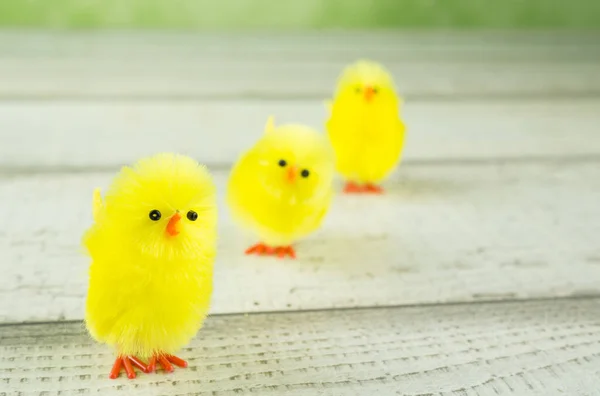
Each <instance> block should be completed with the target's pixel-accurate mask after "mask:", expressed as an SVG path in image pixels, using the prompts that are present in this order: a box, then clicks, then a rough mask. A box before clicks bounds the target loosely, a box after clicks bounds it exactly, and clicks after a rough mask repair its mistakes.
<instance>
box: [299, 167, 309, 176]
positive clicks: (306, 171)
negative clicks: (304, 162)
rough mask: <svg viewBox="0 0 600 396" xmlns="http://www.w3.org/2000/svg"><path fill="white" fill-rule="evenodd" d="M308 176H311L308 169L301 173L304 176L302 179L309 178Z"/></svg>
mask: <svg viewBox="0 0 600 396" xmlns="http://www.w3.org/2000/svg"><path fill="white" fill-rule="evenodd" d="M308 175H310V172H309V171H308V169H303V170H302V172H301V173H300V176H302V177H308Z"/></svg>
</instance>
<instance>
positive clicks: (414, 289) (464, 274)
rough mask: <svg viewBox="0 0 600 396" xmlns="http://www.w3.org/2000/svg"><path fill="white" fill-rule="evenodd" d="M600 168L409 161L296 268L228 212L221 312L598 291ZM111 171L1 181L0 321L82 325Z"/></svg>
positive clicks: (348, 204) (350, 209)
mask: <svg viewBox="0 0 600 396" xmlns="http://www.w3.org/2000/svg"><path fill="white" fill-rule="evenodd" d="M599 174H600V162H597V161H596V162H585V161H584V162H577V161H548V162H540V163H529V164H528V163H520V164H511V163H509V162H507V163H504V164H489V165H481V166H477V167H474V166H469V165H456V164H455V165H452V164H448V163H442V164H438V165H421V166H405V167H403V168H401V177H400V178H399V179H396V180H395V181H392V182H391V183H390V185H389V188H390V191H389V194H387V195H384V196H381V197H348V196H343V195H340V196H338V197H336V200H335V202H334V205H333V207H332V210H331V213H330V215H329V216H328V217H327V219H326V221H325V224H324V227H323V229H322V230H320V231H319V232H318V233H317V234H314V235H312V236H311V237H309V238H308V239H306V240H304V241H302V242H301V243H299V244H298V246H297V250H298V255H299V259H298V260H297V261H292V260H285V261H281V260H278V259H276V258H255V257H247V256H244V255H243V250H244V249H245V248H246V247H247V246H249V244H250V243H253V242H256V241H255V240H254V239H253V238H251V237H247V236H245V235H242V234H241V233H240V232H239V231H238V230H237V228H235V226H234V225H233V224H232V223H231V220H230V219H229V216H228V213H227V211H226V210H225V209H224V208H221V219H220V246H219V251H218V259H217V263H216V277H215V294H214V300H213V306H212V311H211V312H212V313H231V312H247V311H271V310H302V309H321V308H333V307H364V306H376V305H393V304H420V303H433V302H450V301H474V300H487V299H513V298H529V297H539V296H566V295H573V294H597V293H599V292H600V250H599V246H598V235H599V234H600V205H598V202H600V177H598V175H599ZM109 176H110V175H108V174H71V175H61V174H53V175H40V174H37V175H30V176H26V177H25V176H22V177H5V178H3V179H0V201H1V202H2V205H0V219H2V222H1V223H2V224H3V227H2V229H1V230H0V273H1V274H2V276H1V277H0V322H19V321H48V320H58V319H81V318H82V317H83V303H84V296H85V293H86V283H87V280H86V271H87V266H88V262H87V258H86V257H85V256H84V254H83V253H82V252H81V251H80V250H81V248H80V246H79V240H80V235H81V234H82V232H83V230H84V229H85V228H86V227H87V226H88V225H89V224H90V222H91V192H92V189H93V188H94V187H96V186H101V187H105V186H106V185H107V184H108V181H109ZM216 178H217V183H218V186H219V191H220V194H221V200H222V199H223V188H224V185H225V178H226V173H225V172H223V171H219V172H216Z"/></svg>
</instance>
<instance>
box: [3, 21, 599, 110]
mask: <svg viewBox="0 0 600 396" xmlns="http://www.w3.org/2000/svg"><path fill="white" fill-rule="evenodd" d="M598 37H599V36H598V34H594V33H587V34H569V33H565V32H558V33H557V32H554V33H552V32H547V33H543V32H542V33H521V34H519V33H502V32H499V33H475V34H473V33H450V32H441V33H421V34H419V33H400V32H307V33H304V34H300V33H298V34H293V33H289V34H285V33H278V34H272V33H264V34H258V33H257V34H248V33H239V34H236V33H230V34H184V33H182V34H177V33H163V34H161V33H154V34H153V33H149V32H144V33H137V34H136V33H114V32H112V33H109V32H95V33H93V32H77V34H73V33H62V34H61V33H47V32H43V33H42V32H16V33H15V32H10V31H4V32H1V33H0V97H4V98H11V97H17V98H25V97H39V98H60V97H73V96H75V97H97V98H98V97H104V98H109V99H110V98H114V97H146V98H148V97H161V96H171V97H173V96H174V97H179V98H186V97H203V98H211V99H214V98H223V97H240V96H241V97H262V98H265V97H276V98H280V99H284V98H296V97H311V98H318V99H320V98H323V97H325V96H328V95H330V94H331V92H332V90H333V87H334V83H335V80H336V78H337V76H338V74H339V73H340V71H341V69H342V68H343V66H344V65H345V64H346V63H348V62H351V61H354V60H356V59H358V58H363V57H368V58H373V59H376V60H379V61H381V62H383V63H384V64H386V65H387V66H388V67H389V69H390V70H391V71H392V72H393V74H394V75H395V76H396V79H397V83H398V86H399V88H400V91H401V92H402V93H403V94H404V95H406V96H408V97H409V98H411V97H415V98H416V97H432V96H433V97H438V96H442V97H446V96H450V97H452V98H454V97H456V96H473V95H475V96H480V95H488V96H490V95H491V96H498V95H499V96H504V95H537V96H547V95H553V96H559V97H562V96H564V95H569V94H590V93H598V92H600V70H599V69H598V61H599V60H600V44H599V43H600V40H598Z"/></svg>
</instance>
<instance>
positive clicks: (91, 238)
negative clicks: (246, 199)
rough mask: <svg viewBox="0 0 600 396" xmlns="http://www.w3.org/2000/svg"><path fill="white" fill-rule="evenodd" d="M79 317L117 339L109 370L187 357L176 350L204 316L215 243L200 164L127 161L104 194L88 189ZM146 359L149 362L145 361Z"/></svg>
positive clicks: (164, 158) (162, 158) (106, 339)
mask: <svg viewBox="0 0 600 396" xmlns="http://www.w3.org/2000/svg"><path fill="white" fill-rule="evenodd" d="M93 213H94V224H93V225H92V227H91V228H90V229H89V230H88V231H87V232H86V233H85V235H84V238H83V244H84V246H85V247H86V248H87V251H88V252H89V255H90V256H91V260H92V263H91V265H90V271H89V288H88V295H87V300H86V313H85V322H86V326H87V328H88V330H89V332H90V334H91V335H92V337H93V338H94V339H96V340H97V341H99V342H101V343H105V344H108V345H110V346H111V347H113V348H114V349H115V351H116V354H117V358H116V360H115V364H114V365H113V368H112V370H111V372H110V378H116V377H117V376H118V375H119V373H120V371H121V369H122V368H124V369H125V372H126V373H127V376H128V377H129V378H135V372H134V369H133V367H132V365H134V366H137V367H138V368H140V369H141V370H142V371H144V372H152V371H154V369H155V367H156V364H157V363H158V364H160V365H161V366H162V367H163V369H165V370H166V371H172V370H173V366H172V365H171V364H175V365H177V366H180V367H186V366H187V363H186V362H185V361H184V360H182V359H180V358H178V357H176V356H174V355H173V354H174V353H175V352H176V351H177V350H178V349H180V348H181V347H183V346H184V345H186V344H187V343H188V342H189V341H190V340H191V339H192V338H193V337H194V335H195V334H196V332H197V331H198V329H199V328H200V327H201V325H202V322H203V321H204V319H205V317H206V315H207V312H208V308H209V303H210V296H211V294H212V278H213V261H214V257H215V246H216V227H217V207H216V202H215V186H214V184H213V181H212V178H211V176H210V174H209V173H208V171H207V170H206V168H205V167H204V166H202V165H199V164H198V163H197V162H196V161H194V160H193V159H191V158H189V157H186V156H182V155H177V154H168V153H165V154H158V155H155V156H153V157H149V158H144V159H142V160H140V161H138V162H137V163H136V164H135V165H133V166H132V167H123V169H122V170H121V171H120V172H119V174H118V175H117V176H116V178H115V179H114V180H113V182H112V185H111V186H110V188H109V189H108V191H107V193H106V195H105V197H104V199H102V197H101V196H100V190H96V191H95V192H94V199H93ZM143 360H147V361H148V363H147V364H146V363H144V361H143Z"/></svg>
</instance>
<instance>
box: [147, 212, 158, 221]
mask: <svg viewBox="0 0 600 396" xmlns="http://www.w3.org/2000/svg"><path fill="white" fill-rule="evenodd" d="M149 217H150V220H152V221H158V220H160V212H159V211H158V210H156V209H154V210H151V211H150V215H149Z"/></svg>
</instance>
